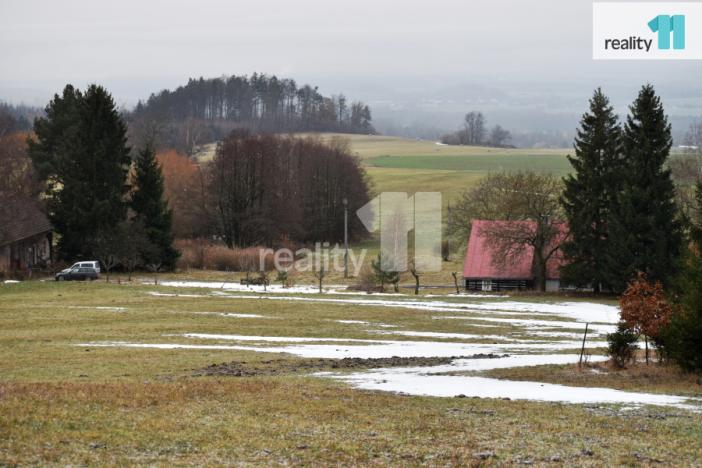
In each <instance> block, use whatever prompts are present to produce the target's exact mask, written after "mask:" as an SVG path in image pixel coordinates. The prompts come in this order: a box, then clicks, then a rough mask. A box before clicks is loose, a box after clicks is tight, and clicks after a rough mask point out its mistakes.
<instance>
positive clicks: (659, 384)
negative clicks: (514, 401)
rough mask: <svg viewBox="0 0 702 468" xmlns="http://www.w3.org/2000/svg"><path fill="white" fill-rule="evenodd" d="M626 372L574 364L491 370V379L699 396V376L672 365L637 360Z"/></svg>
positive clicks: (701, 388) (701, 381)
mask: <svg viewBox="0 0 702 468" xmlns="http://www.w3.org/2000/svg"><path fill="white" fill-rule="evenodd" d="M641 359H642V358H641V357H640V358H639V361H637V363H636V364H634V365H630V366H629V367H627V368H626V369H618V368H617V367H616V366H614V365H613V364H612V363H610V362H603V363H587V364H585V365H583V367H582V368H580V367H578V366H577V365H563V366H537V367H518V368H513V369H495V370H492V371H489V372H487V375H489V376H491V377H497V378H504V379H510V380H528V381H539V382H549V383H556V384H563V385H572V386H576V387H608V388H616V389H618V390H628V391H637V392H648V393H675V394H679V395H690V396H694V397H702V376H700V375H699V374H690V373H686V372H683V371H682V370H680V369H679V368H678V367H677V366H674V365H672V364H661V363H657V362H651V363H650V364H646V363H645V362H642V361H641Z"/></svg>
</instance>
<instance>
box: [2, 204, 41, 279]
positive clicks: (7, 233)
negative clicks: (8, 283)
mask: <svg viewBox="0 0 702 468" xmlns="http://www.w3.org/2000/svg"><path fill="white" fill-rule="evenodd" d="M51 240H52V227H51V223H50V222H49V219H48V218H47V217H46V214H44V212H43V211H42V210H41V208H40V206H39V204H38V203H36V202H35V201H33V200H26V199H20V198H15V199H10V200H3V203H2V206H0V273H2V274H18V273H19V274H27V273H29V272H30V271H31V270H32V269H35V268H43V267H45V266H46V265H47V264H48V263H49V262H50V260H51Z"/></svg>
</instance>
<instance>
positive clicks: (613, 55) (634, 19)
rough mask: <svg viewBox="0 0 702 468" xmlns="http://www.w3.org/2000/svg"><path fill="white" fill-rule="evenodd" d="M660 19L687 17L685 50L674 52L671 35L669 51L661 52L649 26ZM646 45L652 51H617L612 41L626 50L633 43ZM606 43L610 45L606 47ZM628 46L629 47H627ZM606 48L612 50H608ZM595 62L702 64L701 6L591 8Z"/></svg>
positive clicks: (659, 4) (607, 4) (608, 4)
mask: <svg viewBox="0 0 702 468" xmlns="http://www.w3.org/2000/svg"><path fill="white" fill-rule="evenodd" d="M660 15H668V16H673V15H684V16H685V20H684V21H685V48H684V49H674V48H673V45H672V44H673V36H672V34H673V33H671V36H670V44H671V47H670V48H669V49H659V48H658V33H657V32H654V31H651V29H650V28H649V26H648V23H649V22H650V21H651V20H652V19H654V18H656V17H658V16H660ZM632 38H633V43H634V44H636V45H642V46H644V47H645V44H644V43H643V42H642V41H638V39H642V40H643V41H648V42H649V43H650V49H649V50H648V51H647V50H645V48H642V49H625V48H619V49H615V48H614V47H615V46H616V45H617V44H616V43H615V42H612V40H617V41H620V42H619V45H620V46H622V47H625V46H626V45H629V44H631V43H632ZM607 40H610V42H609V43H608V44H607V42H606V41H607ZM625 42H626V45H625ZM606 45H608V46H609V47H608V48H606ZM592 58H593V59H595V60H702V2H699V3H692V2H653V3H648V2H647V3H643V2H635V3H613V2H595V3H593V4H592Z"/></svg>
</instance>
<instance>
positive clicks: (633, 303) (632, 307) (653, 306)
mask: <svg viewBox="0 0 702 468" xmlns="http://www.w3.org/2000/svg"><path fill="white" fill-rule="evenodd" d="M619 304H620V306H621V317H622V321H623V322H624V323H625V324H626V325H627V326H628V327H629V328H631V329H633V330H635V331H636V332H638V333H640V334H642V335H645V336H647V337H649V338H652V339H654V340H655V339H657V338H659V336H660V333H661V331H662V330H663V329H664V328H665V327H666V326H668V324H669V323H670V318H671V315H672V312H673V309H672V307H671V306H670V304H668V302H667V301H666V299H665V294H664V292H663V286H662V285H661V283H660V281H656V282H655V283H654V284H652V283H651V282H649V281H648V279H647V278H646V275H645V274H644V273H641V272H639V274H638V275H637V277H636V279H634V280H633V281H632V282H631V283H629V287H627V288H626V291H624V294H622V296H621V297H620V298H619Z"/></svg>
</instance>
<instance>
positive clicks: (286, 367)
mask: <svg viewBox="0 0 702 468" xmlns="http://www.w3.org/2000/svg"><path fill="white" fill-rule="evenodd" d="M505 356H507V355H500V354H474V355H471V356H451V357H397V356H393V357H389V358H368V359H362V358H343V359H270V360H265V361H256V362H246V361H232V362H223V363H221V364H212V365H210V366H207V367H205V368H204V369H197V370H196V371H195V373H194V374H193V375H194V376H206V375H221V376H230V377H256V376H269V375H285V374H299V373H310V372H320V371H331V370H333V371H339V370H343V369H354V370H355V369H376V368H381V367H424V366H426V367H429V366H440V365H444V364H450V363H451V361H453V360H455V359H496V358H501V357H505Z"/></svg>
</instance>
